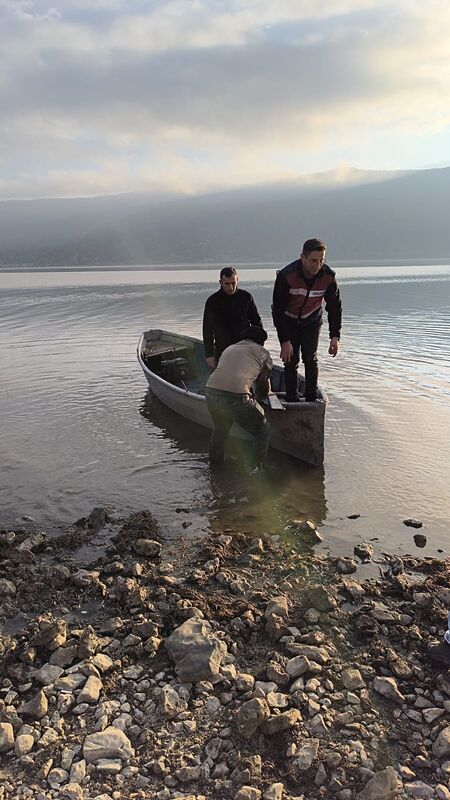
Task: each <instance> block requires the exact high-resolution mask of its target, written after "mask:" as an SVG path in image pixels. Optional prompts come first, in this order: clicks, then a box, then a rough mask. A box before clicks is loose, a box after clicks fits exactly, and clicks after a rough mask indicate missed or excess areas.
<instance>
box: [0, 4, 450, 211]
mask: <svg viewBox="0 0 450 800" xmlns="http://www.w3.org/2000/svg"><path fill="white" fill-rule="evenodd" d="M131 7H132V9H133V11H132V13H130V10H129V9H130V4H129V3H128V2H125V0H101V2H96V3H95V4H92V3H88V2H87V0H86V1H85V2H83V1H82V0H63V1H62V2H60V3H58V4H57V7H56V10H55V7H52V6H51V5H50V4H48V3H46V2H43V0H42V1H39V2H38V0H36V2H34V1H33V0H14V2H12V0H10V1H8V0H0V46H1V47H2V51H3V53H4V63H3V69H2V74H1V76H0V103H1V107H2V117H3V124H2V128H1V130H0V161H1V162H2V165H3V168H2V175H3V181H2V184H1V186H0V192H1V193H2V195H3V196H7V195H16V196H25V195H29V194H30V193H31V194H34V193H35V192H39V193H43V194H52V193H56V194H60V193H63V194H69V193H73V194H79V193H85V192H88V193H100V192H105V191H106V192H107V191H130V190H133V189H134V188H135V189H138V190H139V189H141V190H142V189H145V188H152V189H153V188H159V187H164V186H166V187H168V188H171V189H176V190H180V191H201V190H202V189H205V188H215V187H216V186H217V187H218V186H223V185H230V184H231V185H232V184H233V183H247V182H253V181H260V180H265V179H268V180H270V179H277V178H278V179H281V178H285V177H291V176H294V175H295V174H297V173H298V172H301V171H303V172H305V171H316V170H317V169H318V168H319V166H320V165H323V166H324V167H328V166H331V165H333V159H334V163H335V164H340V165H342V163H343V162H345V161H346V160H348V159H350V160H351V159H352V154H354V157H356V158H357V157H358V154H362V153H363V152H364V148H365V152H369V151H370V146H371V142H372V143H373V145H374V147H375V145H376V147H377V148H379V147H380V146H382V142H383V138H384V140H385V141H386V142H387V143H388V142H389V140H394V139H397V140H398V139H399V138H400V137H401V136H404V135H408V136H409V141H410V142H411V141H412V137H414V136H418V137H424V136H426V135H428V134H433V133H436V132H439V131H445V130H446V129H447V128H448V126H449V125H450V112H449V111H448V109H449V108H450V106H449V103H448V98H449V95H450V91H449V90H450V70H449V66H448V65H449V64H450V52H449V47H450V46H449V42H450V4H449V2H447V0H423V1H422V2H421V3H418V2H416V0H408V1H406V0H397V2H394V0H392V2H390V1H389V2H388V1H387V0H386V1H385V2H380V0H373V1H370V0H366V2H364V0H359V1H358V0H328V2H324V3H322V4H320V9H319V10H318V9H317V4H316V3H315V2H313V0H304V2H299V0H295V1H294V0H279V2H278V3H277V4H274V3H273V2H271V0H247V1H246V2H241V1H239V2H238V0H232V1H231V2H228V3H227V4H226V5H225V4H222V3H217V2H216V1H215V0H214V1H213V0H191V2H189V3H186V2H184V0H168V2H163V1H161V2H147V1H144V0H142V1H141V2H139V0H137V2H135V3H133V4H131ZM443 97H446V98H447V102H445V103H443V102H442V100H443ZM379 158H380V156H379ZM366 166H371V165H370V164H367V165H366Z"/></svg>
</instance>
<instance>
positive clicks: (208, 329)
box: [203, 289, 262, 361]
mask: <svg viewBox="0 0 450 800" xmlns="http://www.w3.org/2000/svg"><path fill="white" fill-rule="evenodd" d="M248 325H261V326H262V322H261V317H260V316H259V314H258V309H257V308H256V305H255V301H254V300H253V297H252V296H251V294H250V292H246V291H245V289H236V291H235V293H234V294H226V293H225V292H224V291H223V290H222V289H219V290H218V291H217V292H215V293H214V294H212V295H211V296H210V297H208V299H207V301H206V303H205V311H204V313H203V343H204V345H205V355H206V358H209V357H210V356H214V357H215V359H216V361H218V360H219V358H220V356H221V355H222V353H223V351H224V350H225V348H226V347H228V345H230V344H235V343H236V342H238V341H239V339H240V337H241V333H242V331H243V330H244V328H247V326H248Z"/></svg>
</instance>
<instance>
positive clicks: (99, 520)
mask: <svg viewBox="0 0 450 800" xmlns="http://www.w3.org/2000/svg"><path fill="white" fill-rule="evenodd" d="M107 521H108V513H107V511H106V510H105V509H104V508H100V507H96V508H93V509H92V511H91V513H90V514H89V516H88V518H87V526H88V528H89V529H90V530H91V531H94V533H97V532H98V531H99V530H101V528H103V527H104V526H105V525H106V523H107Z"/></svg>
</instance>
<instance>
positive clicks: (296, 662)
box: [286, 656, 311, 678]
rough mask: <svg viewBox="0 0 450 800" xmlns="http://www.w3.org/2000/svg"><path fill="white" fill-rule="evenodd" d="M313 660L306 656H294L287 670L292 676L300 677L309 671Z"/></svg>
mask: <svg viewBox="0 0 450 800" xmlns="http://www.w3.org/2000/svg"><path fill="white" fill-rule="evenodd" d="M310 666H311V662H310V661H309V659H308V658H306V656H294V658H290V659H289V661H288V662H287V664H286V672H287V674H288V675H289V676H290V677H291V678H298V677H299V676H300V675H304V674H305V672H308V670H309V668H310Z"/></svg>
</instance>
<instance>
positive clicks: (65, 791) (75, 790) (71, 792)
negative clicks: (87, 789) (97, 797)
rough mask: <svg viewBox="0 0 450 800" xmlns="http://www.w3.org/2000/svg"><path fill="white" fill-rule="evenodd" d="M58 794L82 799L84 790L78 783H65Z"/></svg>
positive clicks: (74, 799)
mask: <svg viewBox="0 0 450 800" xmlns="http://www.w3.org/2000/svg"><path fill="white" fill-rule="evenodd" d="M60 796H61V797H65V798H68V800H83V798H84V792H83V789H82V788H81V786H80V784H79V783H66V785H65V786H63V787H62V789H61V790H60Z"/></svg>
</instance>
